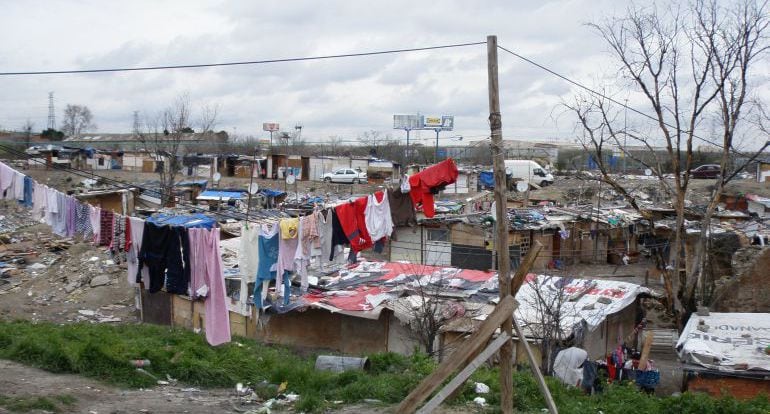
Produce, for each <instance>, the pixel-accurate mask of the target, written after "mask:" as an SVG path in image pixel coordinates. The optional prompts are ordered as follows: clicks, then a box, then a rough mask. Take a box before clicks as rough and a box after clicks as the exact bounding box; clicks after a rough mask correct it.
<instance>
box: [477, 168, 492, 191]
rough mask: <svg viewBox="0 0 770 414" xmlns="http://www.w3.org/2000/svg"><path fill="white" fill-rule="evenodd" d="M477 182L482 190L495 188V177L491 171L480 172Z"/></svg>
mask: <svg viewBox="0 0 770 414" xmlns="http://www.w3.org/2000/svg"><path fill="white" fill-rule="evenodd" d="M479 182H480V183H481V186H482V187H483V188H495V175H494V174H493V173H492V171H482V172H480V173H479Z"/></svg>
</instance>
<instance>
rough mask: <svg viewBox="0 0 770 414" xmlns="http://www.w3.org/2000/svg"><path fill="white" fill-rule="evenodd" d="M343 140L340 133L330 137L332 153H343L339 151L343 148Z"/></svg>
mask: <svg viewBox="0 0 770 414" xmlns="http://www.w3.org/2000/svg"><path fill="white" fill-rule="evenodd" d="M342 142H343V139H342V137H341V136H339V135H332V136H330V137H329V151H330V154H331V155H341V154H339V152H340V150H341V149H342Z"/></svg>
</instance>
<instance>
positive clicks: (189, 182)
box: [176, 180, 209, 188]
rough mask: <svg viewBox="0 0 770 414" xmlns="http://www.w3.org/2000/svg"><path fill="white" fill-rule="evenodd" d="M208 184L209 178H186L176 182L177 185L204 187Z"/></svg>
mask: <svg viewBox="0 0 770 414" xmlns="http://www.w3.org/2000/svg"><path fill="white" fill-rule="evenodd" d="M208 184H209V180H184V181H180V182H178V183H176V185H178V186H182V187H186V186H191V185H197V186H199V187H203V188H206V186H207V185H208Z"/></svg>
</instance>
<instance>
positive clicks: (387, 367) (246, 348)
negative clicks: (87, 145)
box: [0, 322, 770, 414]
mask: <svg viewBox="0 0 770 414" xmlns="http://www.w3.org/2000/svg"><path fill="white" fill-rule="evenodd" d="M369 357H370V359H371V362H372V369H371V371H370V372H368V373H364V372H346V373H342V374H332V373H329V372H317V371H315V370H314V369H313V364H314V361H315V358H312V357H311V358H302V357H299V356H297V355H295V354H294V353H292V352H291V351H289V350H287V349H285V348H282V347H272V346H265V345H262V344H259V343H257V342H255V341H253V340H249V339H244V338H238V339H237V340H236V342H233V343H230V344H227V345H223V346H220V347H216V348H212V347H210V346H209V345H208V344H207V343H206V342H205V339H204V338H203V337H202V336H201V335H196V334H194V333H192V332H190V331H186V330H179V329H169V328H166V327H160V326H153V325H114V326H108V325H89V324H75V325H64V326H59V325H53V324H45V323H42V324H34V325H33V324H31V323H28V322H0V358H4V359H9V360H14V361H18V362H22V363H25V364H28V365H31V366H35V367H39V368H42V369H46V370H48V371H52V372H61V373H76V374H80V375H84V376H87V377H91V378H96V379H99V380H102V381H105V382H108V383H111V384H114V385H118V386H124V387H148V386H152V385H153V384H155V380H154V379H153V378H151V377H150V376H148V375H146V374H143V373H141V372H138V371H137V370H136V369H135V368H134V367H132V366H131V365H130V363H129V361H130V360H133V359H149V360H150V361H151V362H152V364H151V365H150V366H149V367H146V368H145V370H146V371H148V372H150V373H151V374H153V375H155V376H157V377H158V378H161V379H165V377H166V375H167V374H168V375H170V376H171V377H172V378H175V379H177V380H179V381H181V382H182V383H185V384H189V385H195V386H200V387H227V388H231V387H234V385H235V384H236V383H238V382H242V383H244V384H250V385H251V386H252V388H254V389H255V391H256V392H257V393H258V394H260V395H261V396H263V397H265V398H269V397H273V396H275V393H276V385H275V384H280V383H282V382H288V388H287V390H288V391H291V392H294V393H297V394H299V395H300V401H299V403H298V406H297V407H296V408H297V410H298V411H302V410H305V411H314V410H319V409H321V408H323V407H324V406H326V405H327V404H328V402H330V401H337V400H341V401H344V402H346V403H353V402H356V401H360V400H362V399H364V398H373V399H378V400H381V401H383V402H385V403H391V404H393V403H397V402H399V401H401V400H402V399H403V398H404V397H405V396H406V395H407V393H408V392H409V390H411V389H412V388H414V387H415V386H416V385H417V383H418V382H419V381H420V379H421V378H422V377H424V376H425V375H426V374H427V373H428V372H430V371H431V370H432V369H433V367H434V364H433V362H432V361H431V360H430V359H428V358H426V357H425V356H422V355H418V356H415V357H411V358H407V357H403V356H400V355H395V354H375V355H370V356H369ZM497 375H498V374H497V371H496V370H489V369H486V368H482V369H480V370H479V371H477V372H476V374H475V375H474V377H473V380H474V381H478V382H484V383H486V384H487V385H489V386H490V387H491V388H492V392H491V393H490V394H489V395H487V396H486V397H487V400H488V402H489V403H491V404H492V405H494V404H496V403H497V400H496V399H497V394H498V393H497V390H498V389H499V387H498V379H497ZM549 381H550V388H551V389H552V390H553V393H554V398H555V399H556V401H557V404H558V405H559V407H560V412H562V413H596V412H597V411H598V410H602V411H603V412H604V413H607V414H609V413H624V414H626V413H627V412H628V411H629V409H631V410H632V411H633V412H635V413H658V412H676V413H738V412H740V413H767V412H770V404H768V402H767V400H765V399H759V400H755V401H751V402H738V401H736V400H734V399H732V398H723V399H713V398H709V397H707V396H704V395H690V394H685V395H684V396H682V397H669V398H655V397H649V396H647V395H643V394H641V393H639V392H637V391H636V389H635V387H634V386H633V385H629V386H613V387H610V388H609V389H608V390H607V391H606V392H605V393H603V394H601V395H599V396H596V397H588V396H584V395H583V394H582V393H581V392H580V391H578V390H576V389H568V388H565V387H563V386H562V385H561V384H560V383H558V382H557V381H554V380H552V379H550V378H549ZM514 385H515V398H516V406H517V408H518V409H519V410H522V411H539V410H540V408H542V407H544V404H543V401H542V398H541V397H540V396H539V392H538V390H537V386H536V384H535V382H534V380H533V379H532V377H531V376H530V375H529V374H527V373H517V374H515V377H514ZM472 388H473V387H472V381H471V382H469V383H468V384H466V386H465V389H464V392H463V393H462V395H461V396H460V397H459V398H458V401H460V402H462V401H468V400H471V399H473V398H474V397H475V396H476V395H475V394H474V393H473V389H472Z"/></svg>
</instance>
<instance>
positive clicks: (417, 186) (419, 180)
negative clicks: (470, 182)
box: [409, 158, 458, 218]
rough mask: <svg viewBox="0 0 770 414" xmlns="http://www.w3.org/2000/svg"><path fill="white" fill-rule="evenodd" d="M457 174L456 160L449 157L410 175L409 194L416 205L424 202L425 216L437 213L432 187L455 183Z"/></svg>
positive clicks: (423, 210)
mask: <svg viewBox="0 0 770 414" xmlns="http://www.w3.org/2000/svg"><path fill="white" fill-rule="evenodd" d="M457 175H458V171H457V166H456V165H455V162H454V160H452V159H451V158H447V159H446V160H444V161H441V162H440V163H438V164H435V165H431V166H430V167H428V168H426V169H424V170H422V171H420V172H418V173H417V174H414V175H413V176H411V177H409V186H411V189H410V190H409V195H410V196H411V197H412V202H413V204H414V205H415V206H417V205H418V204H422V212H423V213H425V217H428V218H431V217H433V216H434V215H436V207H435V204H434V202H433V194H432V193H431V189H432V188H435V187H440V186H442V185H448V184H452V183H454V182H455V181H457Z"/></svg>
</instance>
